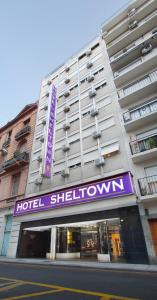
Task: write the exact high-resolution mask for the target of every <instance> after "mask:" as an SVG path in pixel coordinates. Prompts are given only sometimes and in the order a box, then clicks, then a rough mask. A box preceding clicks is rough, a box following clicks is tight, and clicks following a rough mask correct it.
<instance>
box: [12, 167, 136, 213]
mask: <svg viewBox="0 0 157 300" xmlns="http://www.w3.org/2000/svg"><path fill="white" fill-rule="evenodd" d="M133 193H134V191H133V185H132V177H131V174H130V173H129V172H127V173H123V174H121V175H117V176H115V177H111V178H105V179H103V180H100V181H95V182H92V183H88V184H82V185H79V186H77V187H72V188H67V189H63V190H60V191H56V192H52V193H49V194H45V195H41V196H38V197H34V198H27V199H24V200H18V201H17V202H16V203H15V207H14V216H20V215H23V214H29V213H37V212H41V211H45V210H51V209H56V208H61V207H66V206H71V205H80V204H84V203H89V202H94V201H95V202H97V201H103V200H105V199H109V198H117V197H120V196H125V195H130V194H133Z"/></svg>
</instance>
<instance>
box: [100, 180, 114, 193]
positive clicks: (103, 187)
mask: <svg viewBox="0 0 157 300" xmlns="http://www.w3.org/2000/svg"><path fill="white" fill-rule="evenodd" d="M96 186H97V189H98V191H99V193H100V194H103V193H104V191H105V192H106V193H109V190H110V186H111V182H110V181H109V182H108V183H107V184H106V183H105V182H104V183H103V184H102V185H99V184H97V185H96Z"/></svg>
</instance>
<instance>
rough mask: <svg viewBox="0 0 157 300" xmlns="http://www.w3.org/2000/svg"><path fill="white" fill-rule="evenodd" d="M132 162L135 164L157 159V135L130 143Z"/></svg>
mask: <svg viewBox="0 0 157 300" xmlns="http://www.w3.org/2000/svg"><path fill="white" fill-rule="evenodd" d="M130 149H131V154H132V160H133V161H134V163H139V162H143V161H146V160H148V159H151V158H156V157H157V134H156V135H151V136H147V137H144V138H141V139H137V140H135V141H132V142H130Z"/></svg>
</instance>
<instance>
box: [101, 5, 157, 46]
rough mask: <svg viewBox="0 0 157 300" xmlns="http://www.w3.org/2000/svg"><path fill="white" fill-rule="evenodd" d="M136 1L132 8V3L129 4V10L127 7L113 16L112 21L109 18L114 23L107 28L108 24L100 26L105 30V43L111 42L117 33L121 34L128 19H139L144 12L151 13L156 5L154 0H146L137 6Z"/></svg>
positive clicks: (126, 25)
mask: <svg viewBox="0 0 157 300" xmlns="http://www.w3.org/2000/svg"><path fill="white" fill-rule="evenodd" d="M137 2H138V1H137ZM137 2H136V3H134V4H133V5H134V8H133V5H131V8H130V10H128V7H127V9H125V10H123V11H122V13H121V14H118V15H116V16H115V20H113V21H112V19H111V22H112V23H114V24H115V23H116V24H115V25H113V24H112V25H110V28H109V29H108V28H107V27H108V24H107V25H106V26H105V25H104V26H103V27H102V32H103V33H105V32H106V34H105V42H106V43H107V44H108V43H110V42H112V41H113V40H114V39H116V37H117V36H118V35H119V34H122V33H123V32H124V31H126V30H127V29H128V23H129V21H130V20H132V19H134V18H136V20H138V21H140V20H141V19H143V18H144V16H145V15H146V14H149V13H151V12H152V11H153V10H155V9H156V7H157V3H156V1H155V0H147V1H146V3H145V4H143V3H142V5H140V6H139V7H137V5H138V3H137ZM117 21H118V22H117Z"/></svg>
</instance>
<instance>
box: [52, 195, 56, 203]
mask: <svg viewBox="0 0 157 300" xmlns="http://www.w3.org/2000/svg"><path fill="white" fill-rule="evenodd" d="M56 202H57V199H56V195H52V196H51V204H56Z"/></svg>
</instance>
